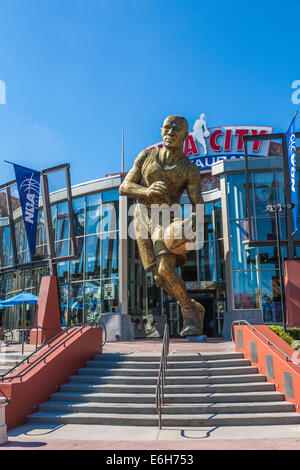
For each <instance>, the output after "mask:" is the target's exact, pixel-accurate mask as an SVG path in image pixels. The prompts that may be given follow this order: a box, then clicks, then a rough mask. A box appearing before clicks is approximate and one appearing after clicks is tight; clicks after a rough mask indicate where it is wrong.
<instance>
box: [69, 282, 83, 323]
mask: <svg viewBox="0 0 300 470" xmlns="http://www.w3.org/2000/svg"><path fill="white" fill-rule="evenodd" d="M69 292H70V294H69V311H70V323H71V324H72V323H82V322H83V283H82V282H76V283H71V284H70V289H69Z"/></svg>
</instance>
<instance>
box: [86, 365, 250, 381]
mask: <svg viewBox="0 0 300 470" xmlns="http://www.w3.org/2000/svg"><path fill="white" fill-rule="evenodd" d="M157 372H158V371H157V370H156V369H125V368H120V369H118V368H112V369H109V368H98V367H90V366H87V367H84V368H82V369H79V370H78V375H98V376H101V377H106V376H112V375H115V376H119V375H121V376H131V377H156V378H157ZM237 374H241V375H243V374H257V367H254V366H244V367H228V368H222V367H219V368H214V367H211V368H204V367H203V368H201V369H197V370H195V369H171V370H167V371H166V376H167V377H185V376H199V375H212V376H213V375H237Z"/></svg>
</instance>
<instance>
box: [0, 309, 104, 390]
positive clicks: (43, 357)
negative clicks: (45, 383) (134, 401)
mask: <svg viewBox="0 0 300 470" xmlns="http://www.w3.org/2000/svg"><path fill="white" fill-rule="evenodd" d="M94 324H95V326H98V327H101V328H102V329H103V330H104V332H105V341H106V328H105V325H104V323H102V322H101V321H99V320H97V319H94V318H93V319H92V320H90V321H89V322H87V323H84V324H80V325H70V326H69V327H68V328H65V329H64V330H62V331H60V332H59V333H58V334H57V335H55V336H54V337H53V338H51V339H50V340H49V341H48V342H47V343H44V344H42V345H41V346H40V347H38V348H37V349H36V350H35V351H34V352H32V353H31V354H29V355H28V356H27V357H26V358H25V359H23V360H22V361H21V362H19V363H18V364H16V365H15V366H14V367H12V368H11V369H10V370H9V371H7V372H6V373H5V374H2V375H0V382H2V381H3V380H12V379H16V378H19V379H20V382H22V378H23V376H24V375H26V374H27V373H28V372H29V371H31V370H32V369H33V368H34V367H35V366H36V365H38V364H40V363H41V362H42V361H44V362H46V358H47V357H48V356H49V355H50V354H51V353H52V352H53V351H55V350H56V349H58V348H59V347H60V346H61V345H62V344H63V345H64V346H65V343H66V342H67V341H68V340H69V339H70V338H73V336H75V335H76V334H78V333H79V332H80V333H82V330H83V329H84V328H86V327H89V326H91V325H94ZM78 327H79V328H78ZM71 329H74V330H75V331H73V332H71V333H70V334H69V336H68V338H65V337H63V338H60V339H61V341H59V337H60V336H63V335H65V333H67V334H68V332H69V330H71ZM57 339H58V343H57V344H56V345H55V346H54V347H53V346H52V343H54V342H55V341H56V340H57ZM105 341H104V343H102V346H103V345H104V344H105ZM47 346H48V348H49V349H48V350H47V351H45V352H44V354H42V355H41V356H39V357H38V358H37V360H36V361H35V362H32V363H31V364H30V362H29V361H30V359H31V358H32V357H33V356H35V355H36V354H37V352H39V351H40V350H41V349H43V348H46V347H47ZM51 346H52V347H51ZM26 362H27V363H28V366H31V367H28V368H27V369H26V370H23V371H22V372H21V373H19V374H17V375H15V376H11V375H10V376H8V375H9V374H11V372H12V371H13V370H14V369H17V368H19V367H20V366H21V365H23V364H24V363H26Z"/></svg>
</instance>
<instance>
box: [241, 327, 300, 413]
mask: <svg viewBox="0 0 300 470" xmlns="http://www.w3.org/2000/svg"><path fill="white" fill-rule="evenodd" d="M253 326H254V327H255V329H256V330H258V331H259V332H260V333H262V334H263V335H264V336H265V337H266V338H267V339H269V340H271V341H272V342H273V343H274V344H275V345H276V346H278V347H279V348H280V349H281V350H282V351H283V353H281V352H280V351H279V350H278V349H276V347H275V346H273V345H272V344H270V343H269V344H268V341H267V340H265V339H264V338H263V337H262V336H261V335H260V334H259V333H257V332H255V331H254V330H252V328H251V327H250V326H248V325H241V326H237V325H235V326H234V338H235V346H236V351H239V352H243V353H244V357H245V358H246V359H249V360H250V341H255V342H256V349H257V362H253V361H251V360H250V362H251V365H253V366H256V367H257V368H258V372H259V373H260V374H263V375H266V374H267V370H266V358H265V355H266V354H267V355H272V358H273V369H274V378H273V379H272V378H269V377H267V381H268V382H271V383H274V384H275V388H276V391H277V392H281V393H283V394H285V388H284V381H283V372H290V373H291V374H292V382H293V390H294V398H289V397H287V396H285V399H286V401H289V402H291V403H294V405H295V410H296V411H297V412H298V413H300V353H299V352H297V351H295V350H294V349H293V348H291V347H290V346H289V345H288V344H287V343H286V342H285V341H284V340H283V339H282V338H280V337H279V336H278V335H276V334H275V333H274V332H273V331H271V330H270V329H269V328H268V327H267V326H265V325H253ZM239 329H241V330H242V332H243V348H240V349H239V348H238V345H237V330H239ZM285 354H287V355H288V356H290V357H291V358H292V359H293V360H294V361H295V362H296V363H297V364H298V365H296V364H293V363H292V362H290V361H287V360H286V356H285Z"/></svg>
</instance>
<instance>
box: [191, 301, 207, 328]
mask: <svg viewBox="0 0 300 470" xmlns="http://www.w3.org/2000/svg"><path fill="white" fill-rule="evenodd" d="M192 302H193V304H194V306H195V314H196V317H197V320H196V321H197V326H198V329H199V330H201V333H200V335H203V320H204V315H205V308H204V307H203V305H202V304H200V303H199V302H196V300H194V299H192Z"/></svg>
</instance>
